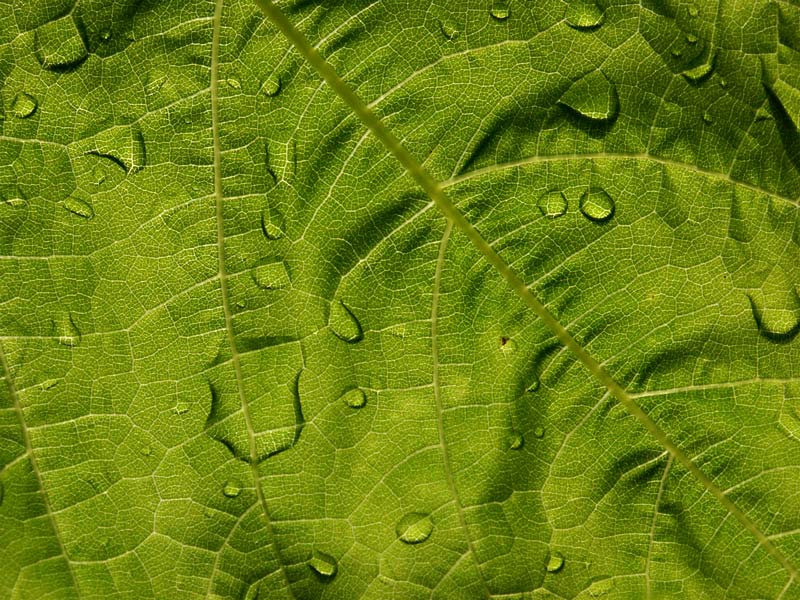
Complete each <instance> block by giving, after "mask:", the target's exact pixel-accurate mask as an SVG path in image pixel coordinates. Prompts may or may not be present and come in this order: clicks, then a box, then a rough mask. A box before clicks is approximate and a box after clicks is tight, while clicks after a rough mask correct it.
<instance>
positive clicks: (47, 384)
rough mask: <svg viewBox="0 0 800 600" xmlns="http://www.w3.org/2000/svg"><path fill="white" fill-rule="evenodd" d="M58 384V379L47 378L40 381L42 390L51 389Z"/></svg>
mask: <svg viewBox="0 0 800 600" xmlns="http://www.w3.org/2000/svg"><path fill="white" fill-rule="evenodd" d="M57 385H58V379H47V380H45V381H43V382H42V389H43V390H51V389H53V388H54V387H56V386H57Z"/></svg>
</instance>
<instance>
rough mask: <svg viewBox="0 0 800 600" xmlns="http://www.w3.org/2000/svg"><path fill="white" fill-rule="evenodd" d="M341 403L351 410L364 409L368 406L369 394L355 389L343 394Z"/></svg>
mask: <svg viewBox="0 0 800 600" xmlns="http://www.w3.org/2000/svg"><path fill="white" fill-rule="evenodd" d="M341 401H342V402H344V403H345V404H346V405H347V406H349V407H350V408H363V407H364V406H366V404H367V394H366V393H365V392H364V390H362V389H361V388H353V389H351V390H348V391H346V392H345V393H344V394H342V397H341Z"/></svg>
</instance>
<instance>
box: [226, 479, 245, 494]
mask: <svg viewBox="0 0 800 600" xmlns="http://www.w3.org/2000/svg"><path fill="white" fill-rule="evenodd" d="M222 493H223V495H225V496H227V497H228V498H236V496H238V495H239V494H241V493H242V484H241V483H239V482H238V481H236V480H235V479H229V480H228V481H226V482H225V485H224V486H223V487H222Z"/></svg>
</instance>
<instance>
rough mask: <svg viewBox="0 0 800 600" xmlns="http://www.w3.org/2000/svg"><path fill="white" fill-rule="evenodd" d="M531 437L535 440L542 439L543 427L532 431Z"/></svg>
mask: <svg viewBox="0 0 800 600" xmlns="http://www.w3.org/2000/svg"><path fill="white" fill-rule="evenodd" d="M533 435H535V436H536V437H537V438H539V439H542V438H543V437H544V427H537V428H536V429H534V430H533Z"/></svg>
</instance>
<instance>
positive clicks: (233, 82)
mask: <svg viewBox="0 0 800 600" xmlns="http://www.w3.org/2000/svg"><path fill="white" fill-rule="evenodd" d="M225 83H227V84H228V87H229V88H233V89H235V90H240V89H242V82H241V81H239V80H238V79H236V78H235V77H229V78H228V79H226V80H225Z"/></svg>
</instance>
